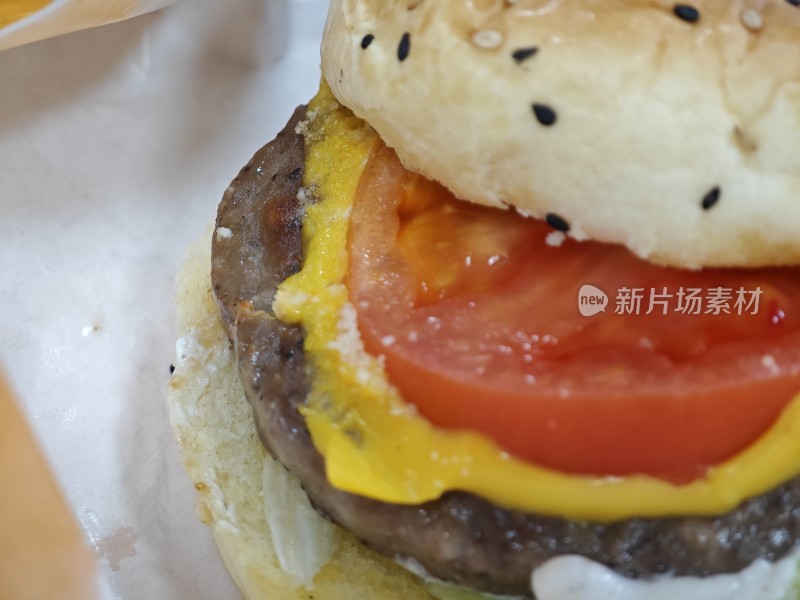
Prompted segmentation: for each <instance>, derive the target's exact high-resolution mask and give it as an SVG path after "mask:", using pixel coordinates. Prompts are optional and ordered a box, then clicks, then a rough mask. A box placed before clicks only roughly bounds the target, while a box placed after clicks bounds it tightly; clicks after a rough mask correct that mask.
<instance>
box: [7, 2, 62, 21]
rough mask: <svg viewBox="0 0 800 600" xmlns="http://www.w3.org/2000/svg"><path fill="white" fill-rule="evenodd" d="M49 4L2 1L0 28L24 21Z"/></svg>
mask: <svg viewBox="0 0 800 600" xmlns="http://www.w3.org/2000/svg"><path fill="white" fill-rule="evenodd" d="M48 4H50V0H2V2H0V27H5V26H7V25H11V24H12V23H14V22H16V21H19V20H21V19H24V18H25V17H27V16H28V15H30V14H33V13H35V12H36V11H37V10H40V9H42V8H44V7H45V6H47V5H48Z"/></svg>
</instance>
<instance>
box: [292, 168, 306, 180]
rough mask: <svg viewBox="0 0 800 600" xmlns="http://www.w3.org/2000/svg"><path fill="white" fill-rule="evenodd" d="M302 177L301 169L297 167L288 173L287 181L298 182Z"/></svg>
mask: <svg viewBox="0 0 800 600" xmlns="http://www.w3.org/2000/svg"><path fill="white" fill-rule="evenodd" d="M302 176H303V169H301V168H300V167H297V168H296V169H295V170H293V171H292V172H291V173H289V179H291V180H292V181H298V180H299V179H300V178H301V177H302Z"/></svg>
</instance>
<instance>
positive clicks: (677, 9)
mask: <svg viewBox="0 0 800 600" xmlns="http://www.w3.org/2000/svg"><path fill="white" fill-rule="evenodd" d="M672 12H674V13H675V16H676V17H678V18H679V19H681V20H682V21H686V22H687V23H697V22H698V21H699V20H700V11H699V10H697V9H696V8H695V7H694V6H691V5H689V4H676V5H675V6H674V8H673V9H672Z"/></svg>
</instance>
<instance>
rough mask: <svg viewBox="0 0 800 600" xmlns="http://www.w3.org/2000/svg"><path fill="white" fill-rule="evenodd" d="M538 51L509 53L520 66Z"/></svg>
mask: <svg viewBox="0 0 800 600" xmlns="http://www.w3.org/2000/svg"><path fill="white" fill-rule="evenodd" d="M798 2H800V0H798ZM538 51H539V48H538V47H537V46H530V47H529V48H519V49H518V50H514V52H512V53H511V58H513V59H514V60H515V61H517V64H520V63H523V62H525V61H526V60H528V59H529V58H530V57H531V56H533V55H534V54H536V53H537V52H538Z"/></svg>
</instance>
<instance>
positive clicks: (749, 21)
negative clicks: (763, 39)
mask: <svg viewBox="0 0 800 600" xmlns="http://www.w3.org/2000/svg"><path fill="white" fill-rule="evenodd" d="M739 19H740V20H741V22H742V25H744V26H745V27H746V28H747V29H749V30H750V31H758V30H759V29H761V28H762V27H763V26H764V20H763V19H762V18H761V13H759V12H758V11H756V10H753V9H752V8H746V9H744V10H743V11H742V12H741V13H740V14H739Z"/></svg>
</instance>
